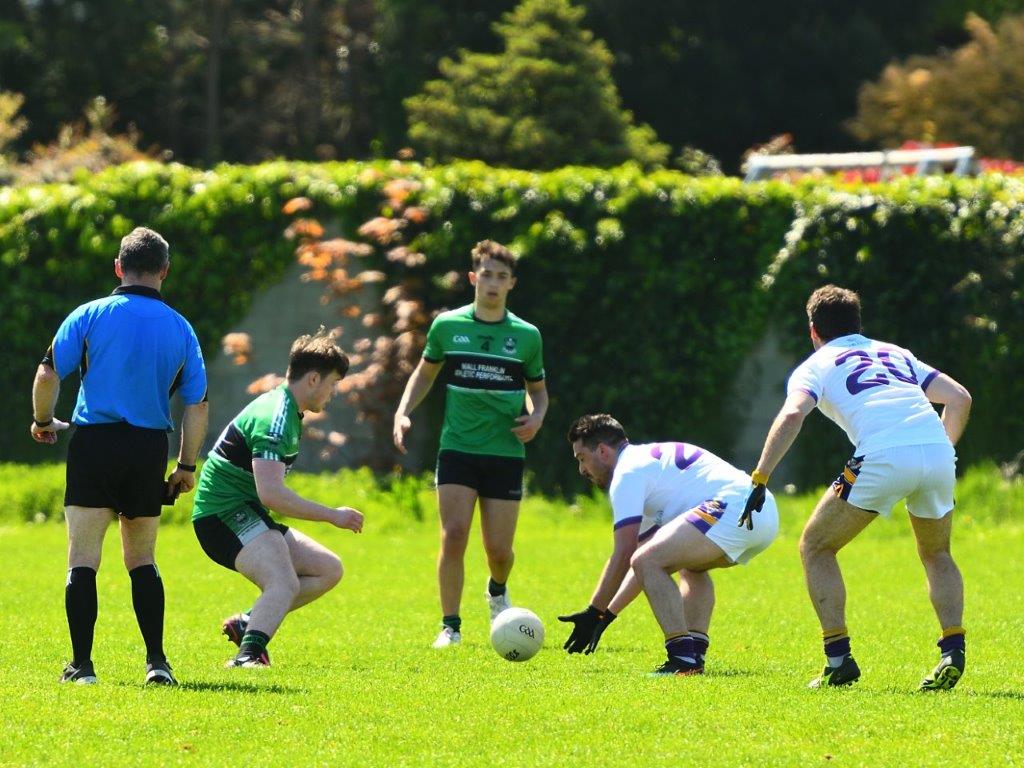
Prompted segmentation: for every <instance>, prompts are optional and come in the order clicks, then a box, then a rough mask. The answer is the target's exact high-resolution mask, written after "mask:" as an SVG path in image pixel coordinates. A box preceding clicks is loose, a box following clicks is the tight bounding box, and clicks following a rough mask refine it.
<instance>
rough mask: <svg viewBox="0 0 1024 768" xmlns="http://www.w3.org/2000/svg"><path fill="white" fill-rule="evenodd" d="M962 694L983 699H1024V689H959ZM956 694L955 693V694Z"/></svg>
mask: <svg viewBox="0 0 1024 768" xmlns="http://www.w3.org/2000/svg"><path fill="white" fill-rule="evenodd" d="M957 693H959V694H960V695H961V696H976V697H979V698H983V699H1010V700H1011V701H1024V691H958V692H957ZM953 695H954V696H955V695H956V694H955V693H954V694H953Z"/></svg>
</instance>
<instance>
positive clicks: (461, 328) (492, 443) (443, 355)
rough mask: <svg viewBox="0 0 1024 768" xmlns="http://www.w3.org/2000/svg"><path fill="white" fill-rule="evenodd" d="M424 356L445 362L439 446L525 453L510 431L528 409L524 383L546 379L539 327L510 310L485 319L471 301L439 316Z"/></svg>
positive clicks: (516, 454) (494, 453)
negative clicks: (501, 316) (442, 422)
mask: <svg viewBox="0 0 1024 768" xmlns="http://www.w3.org/2000/svg"><path fill="white" fill-rule="evenodd" d="M423 359H424V360H426V361H428V362H431V363H444V368H443V369H442V378H441V380H442V381H443V382H444V384H445V409H444V426H443V427H442V429H441V446H440V447H441V450H445V449H449V450H454V451H463V452H465V453H475V454H484V455H489V456H514V457H517V458H521V457H523V456H525V455H526V450H525V448H524V446H523V444H522V443H521V442H519V439H518V438H517V437H516V436H515V435H514V434H512V431H511V430H512V428H513V427H514V426H516V423H515V420H516V418H517V417H518V416H520V415H522V414H523V413H524V412H525V411H524V405H525V403H526V385H525V382H527V381H531V382H532V381H542V380H543V379H544V359H543V355H542V350H541V339H540V331H538V330H537V328H536V326H533V325H530V324H529V323H527V322H526V321H525V320H522V319H520V318H518V317H516V316H515V315H514V314H512V313H511V312H506V313H505V317H504V319H503V320H499V321H497V322H487V321H484V320H481V319H479V318H478V317H476V315H475V314H474V312H473V305H472V304H469V305H467V306H465V307H460V308H459V309H453V310H451V311H449V312H443V313H442V314H440V315H438V316H437V318H435V320H434V322H433V324H432V325H431V326H430V331H429V332H428V333H427V345H426V348H425V349H424V350H423Z"/></svg>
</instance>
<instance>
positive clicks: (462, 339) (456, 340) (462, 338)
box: [452, 333, 469, 344]
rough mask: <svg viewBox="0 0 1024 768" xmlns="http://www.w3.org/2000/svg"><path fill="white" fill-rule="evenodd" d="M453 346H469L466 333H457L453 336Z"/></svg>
mask: <svg viewBox="0 0 1024 768" xmlns="http://www.w3.org/2000/svg"><path fill="white" fill-rule="evenodd" d="M452 344H469V336H467V335H466V334H464V333H456V334H455V335H454V336H452Z"/></svg>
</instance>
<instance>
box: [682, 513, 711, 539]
mask: <svg viewBox="0 0 1024 768" xmlns="http://www.w3.org/2000/svg"><path fill="white" fill-rule="evenodd" d="M683 519H684V520H686V522H688V523H689V524H690V525H692V526H693V527H694V528H696V529H697V530H698V531H700V532H701V533H707V532H708V531H709V530H711V525H710V524H709V523H708V521H707V520H705V519H704V518H703V517H701V516H700V515H698V514H697V513H696V512H694V511H692V510H691V511H689V512H687V513H685V514H684V515H683Z"/></svg>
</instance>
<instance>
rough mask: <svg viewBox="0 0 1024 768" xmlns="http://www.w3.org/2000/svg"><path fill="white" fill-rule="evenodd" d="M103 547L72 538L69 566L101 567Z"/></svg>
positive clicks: (69, 550) (97, 568)
mask: <svg viewBox="0 0 1024 768" xmlns="http://www.w3.org/2000/svg"><path fill="white" fill-rule="evenodd" d="M102 552H103V550H102V547H99V546H92V545H90V544H87V543H86V542H83V541H80V540H76V539H74V538H71V540H70V541H69V546H68V568H92V569H93V570H94V571H98V570H99V569H100V559H101V555H102Z"/></svg>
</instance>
